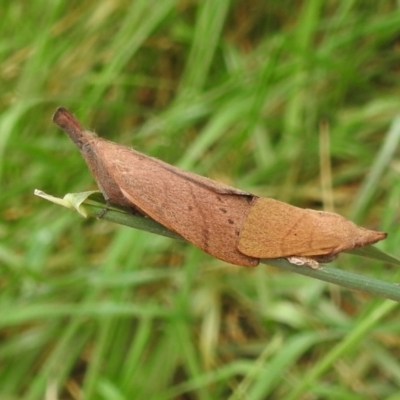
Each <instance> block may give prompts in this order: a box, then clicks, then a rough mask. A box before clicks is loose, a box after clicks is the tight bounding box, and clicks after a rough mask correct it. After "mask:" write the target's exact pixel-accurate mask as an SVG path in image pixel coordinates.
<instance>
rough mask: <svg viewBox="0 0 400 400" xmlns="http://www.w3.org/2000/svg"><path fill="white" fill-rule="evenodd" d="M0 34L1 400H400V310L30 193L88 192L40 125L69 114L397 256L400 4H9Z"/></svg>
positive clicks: (386, 270) (63, 144) (70, 154)
mask: <svg viewBox="0 0 400 400" xmlns="http://www.w3.org/2000/svg"><path fill="white" fill-rule="evenodd" d="M1 25H2V27H1V30H2V35H1V39H0V43H1V46H0V55H1V58H0V74H1V77H2V93H1V95H0V102H1V105H2V107H1V110H2V111H1V114H0V180H1V188H2V190H1V191H0V207H1V208H0V210H1V214H0V215H1V220H0V238H1V240H0V265H1V269H0V285H1V291H0V329H1V331H0V334H1V341H0V398H4V399H8V398H9V399H17V398H23V399H32V400H35V399H43V398H48V399H56V398H59V399H132V398H138V399H143V398H146V399H149V400H150V399H165V400H167V399H196V400H197V399H199V400H206V399H207V400H208V399H211V400H213V399H231V400H232V399H251V400H257V399H260V400H261V399H267V398H268V399H280V400H282V399H284V400H288V399H300V398H303V399H313V398H314V399H315V398H317V399H318V398H323V399H339V398H340V399H364V398H371V399H373V398H376V399H382V398H385V399H395V398H397V397H396V396H398V392H399V387H400V365H399V363H398V359H399V357H400V354H399V345H398V344H399V341H400V323H399V320H400V319H399V310H398V306H397V303H395V302H392V301H390V300H382V299H378V298H374V297H372V296H368V295H364V294H360V293H359V292H356V291H350V290H347V289H346V290H345V289H339V288H338V287H336V286H329V285H328V284H326V283H323V282H320V281H317V280H313V279H310V278H307V277H302V276H299V275H297V274H293V273H290V272H282V271H280V270H277V269H275V268H273V267H267V266H260V267H257V268H255V269H251V270H250V269H245V268H240V267H234V266H231V265H228V264H224V263H222V262H219V261H218V260H215V259H212V258H211V257H210V256H208V255H206V254H204V253H202V252H201V251H200V250H198V249H196V248H194V247H193V246H191V245H189V244H187V243H183V242H182V243H181V242H178V241H175V240H171V239H168V238H164V237H161V236H156V235H152V234H150V233H147V232H142V231H137V230H133V229H129V228H126V227H125V228H124V227H120V226H117V225H114V224H111V223H109V222H107V221H96V220H87V221H85V220H82V219H81V218H80V217H79V216H78V215H77V214H75V213H72V212H70V211H68V210H64V209H62V208H60V207H57V206H55V205H54V206H53V205H51V204H50V203H47V202H44V201H42V200H40V199H39V198H37V197H35V196H33V190H34V189H35V188H39V189H42V190H44V191H46V192H49V193H52V194H55V195H59V196H62V195H64V194H65V193H67V192H80V191H86V190H91V189H95V185H94V181H93V179H92V177H91V176H90V173H89V172H88V170H87V168H86V166H85V164H84V162H83V160H82V159H81V157H80V155H79V152H78V151H77V150H76V148H75V147H74V146H73V144H72V143H71V142H70V141H69V139H68V138H67V137H66V136H65V135H63V134H62V133H61V132H60V130H59V129H57V127H56V126H54V125H53V124H52V123H51V116H52V113H53V112H54V111H55V109H56V107H57V106H60V105H62V106H65V107H67V108H68V109H70V110H71V111H72V112H74V113H75V114H76V115H77V116H78V117H79V119H80V120H81V121H82V122H83V123H84V124H85V126H87V127H91V128H92V129H95V130H97V132H98V133H99V134H101V136H103V137H106V138H108V139H110V140H113V141H116V142H118V143H122V144H126V145H130V146H134V147H135V148H137V149H138V150H139V151H141V152H144V153H146V154H149V155H152V156H155V157H159V158H161V159H163V160H165V161H167V162H169V163H171V164H174V165H177V166H179V167H182V168H185V169H189V170H191V171H194V172H196V173H199V174H202V175H206V176H209V177H211V178H213V179H216V180H220V181H223V182H226V183H228V184H230V185H232V186H235V187H238V188H241V189H244V190H247V191H250V192H253V193H255V194H258V195H261V196H268V197H274V198H277V199H279V200H283V201H287V202H290V203H292V204H295V205H298V206H302V207H309V208H321V209H326V210H332V209H334V210H335V211H337V212H339V213H341V214H343V215H345V216H346V217H348V218H351V219H353V220H354V221H355V222H357V223H358V224H361V225H364V226H367V227H369V228H372V229H379V230H383V231H386V232H389V237H388V239H387V240H385V241H384V242H382V243H380V244H379V247H380V248H381V249H383V250H385V251H388V252H389V253H392V254H394V255H396V256H399V250H398V246H397V244H398V243H399V241H400V229H399V228H398V225H399V224H398V222H399V198H400V180H399V173H400V166H399V161H398V159H399V158H398V157H399V152H398V141H399V137H400V133H399V129H398V128H396V127H397V126H398V124H399V123H398V119H397V118H398V116H399V113H400V93H399V92H400V91H399V87H400V75H399V69H398V65H399V61H400V43H399V26H400V9H399V8H398V4H397V3H396V2H392V1H381V2H375V1H348V2H345V1H329V2H325V1H321V0H302V1H296V2H294V1H290V2H289V1H280V2H278V1H272V2H266V1H262V0H249V1H244V0H237V1H233V0H232V1H214V0H203V1H195V0H181V1H178V0H164V1H160V2H153V1H149V0H134V1H125V0H119V1H111V0H110V1H103V2H95V1H92V0H89V1H85V2H78V1H70V2H66V1H63V0H59V1H54V2H48V3H46V5H44V4H43V2H39V1H38V0H32V1H30V2H22V1H21V0H17V1H13V2H9V4H7V5H4V6H3V10H2V24H1ZM396 124H397V125H396ZM335 265H336V266H337V267H339V268H343V269H346V270H351V271H354V272H359V273H363V274H366V275H370V276H371V277H375V278H380V279H383V280H387V281H393V282H396V281H398V279H399V272H398V271H397V270H396V269H395V268H393V267H390V266H388V265H386V264H384V263H382V262H378V261H370V260H366V259H364V258H357V257H353V256H348V255H343V256H341V257H340V258H339V259H338V260H337V261H336V262H335Z"/></svg>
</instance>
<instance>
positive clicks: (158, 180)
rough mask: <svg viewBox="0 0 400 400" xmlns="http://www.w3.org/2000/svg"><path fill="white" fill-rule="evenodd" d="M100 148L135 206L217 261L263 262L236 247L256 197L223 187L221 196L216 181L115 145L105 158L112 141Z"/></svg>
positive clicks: (121, 187)
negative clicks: (182, 171)
mask: <svg viewBox="0 0 400 400" xmlns="http://www.w3.org/2000/svg"><path fill="white" fill-rule="evenodd" d="M96 146H97V148H96V151H97V155H98V156H99V157H101V159H102V163H103V165H104V168H105V169H106V170H109V169H111V170H113V171H114V173H113V178H114V180H115V183H116V185H117V186H118V187H119V189H120V190H121V192H122V193H123V195H124V197H125V198H126V199H127V200H129V202H130V203H132V205H133V206H135V207H137V208H139V209H140V210H142V211H143V212H144V213H145V214H147V215H148V216H149V217H151V218H153V219H154V220H156V221H157V222H159V223H160V224H162V225H164V226H165V227H167V228H168V229H171V230H172V231H175V232H177V233H178V234H180V235H181V236H183V237H184V238H185V239H187V240H188V241H189V242H191V243H193V244H194V245H196V246H198V247H200V248H201V249H202V250H204V251H206V252H207V253H209V254H211V255H213V256H214V257H217V258H219V259H222V260H224V261H227V262H230V263H232V264H237V265H244V266H255V265H257V264H258V262H259V260H258V259H256V258H254V257H251V256H247V255H245V254H243V253H241V252H240V251H239V250H238V249H237V241H238V237H239V231H240V228H241V226H242V225H243V221H244V218H245V216H246V215H247V212H248V209H249V206H250V203H251V200H252V196H251V195H249V194H247V193H245V192H241V191H238V192H239V193H236V192H235V191H233V193H231V192H230V191H229V187H225V186H224V185H223V188H222V193H220V192H218V191H217V190H215V187H214V186H218V183H217V182H215V181H211V184H210V182H209V180H208V179H206V178H203V177H200V176H199V177H197V175H195V174H189V173H188V174H183V173H181V170H178V171H177V169H175V168H171V166H169V164H165V163H163V162H160V161H159V160H157V159H154V158H152V157H148V156H146V155H144V154H142V153H139V152H136V151H134V150H131V149H129V148H127V147H123V146H117V147H114V152H113V157H112V158H110V157H102V154H103V153H104V150H105V149H107V154H109V148H110V147H109V146H110V142H107V141H99V142H98V143H97V144H96ZM103 147H104V148H103ZM165 165H167V166H168V168H167V167H166V166H165Z"/></svg>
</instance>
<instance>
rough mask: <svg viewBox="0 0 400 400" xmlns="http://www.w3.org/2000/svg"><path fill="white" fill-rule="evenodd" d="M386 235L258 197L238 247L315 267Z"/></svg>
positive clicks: (330, 215)
mask: <svg viewBox="0 0 400 400" xmlns="http://www.w3.org/2000/svg"><path fill="white" fill-rule="evenodd" d="M386 236H387V234H386V233H383V232H376V231H371V230H368V229H365V228H362V227H359V226H357V225H356V224H354V223H353V222H351V221H349V220H348V219H346V218H344V217H342V216H341V215H339V214H335V213H331V212H326V211H316V210H310V209H303V208H299V207H295V206H292V205H290V204H286V203H283V202H281V201H278V200H274V199H269V198H257V199H255V200H254V202H253V204H252V207H251V209H250V211H249V213H248V214H247V218H246V221H245V222H244V225H243V227H242V229H241V232H240V238H239V243H238V248H239V250H240V251H241V252H242V253H243V254H247V255H251V256H252V257H259V258H278V257H287V258H288V259H289V261H291V262H292V263H294V264H299V265H303V264H305V265H308V266H310V267H312V268H315V267H318V262H329V261H332V260H333V259H335V258H336V257H337V255H338V254H339V253H341V252H342V251H345V250H350V249H354V248H357V247H363V246H366V245H369V244H373V243H376V242H378V241H379V240H382V239H385V238H386Z"/></svg>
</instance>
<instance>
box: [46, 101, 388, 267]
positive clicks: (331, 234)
mask: <svg viewBox="0 0 400 400" xmlns="http://www.w3.org/2000/svg"><path fill="white" fill-rule="evenodd" d="M53 121H54V122H55V123H56V124H57V125H58V126H60V128H61V129H63V130H64V131H65V132H66V133H67V134H68V136H69V137H70V138H71V139H72V141H73V142H74V143H75V144H76V145H77V146H78V148H79V149H80V152H81V154H82V156H83V158H84V159H85V161H86V163H87V165H88V167H89V169H90V171H91V172H92V175H93V177H94V179H95V180H96V182H97V184H98V186H99V188H100V190H101V191H102V193H103V195H104V197H105V199H106V200H107V202H109V203H111V204H115V205H120V206H124V207H128V208H130V209H132V210H136V211H139V212H141V213H143V214H145V215H147V216H149V217H151V218H153V219H154V220H155V221H157V222H159V223H160V224H162V225H164V226H165V227H167V228H168V229H170V230H172V231H174V232H176V233H178V234H179V235H181V236H182V237H184V238H185V239H186V240H187V241H189V242H191V243H193V244H194V245H195V246H197V247H199V248H200V249H202V250H204V251H205V252H207V253H209V254H211V255H212V256H214V257H216V258H218V259H220V260H223V261H226V262H229V263H231V264H236V265H242V266H256V265H258V263H259V260H260V258H280V257H286V258H288V260H289V261H291V262H293V263H295V264H305V265H309V266H311V267H313V268H316V267H318V262H329V261H332V260H333V259H334V258H335V257H336V256H337V255H338V254H339V253H340V252H342V251H345V250H350V249H353V248H356V247H362V246H366V245H369V244H372V243H375V242H378V241H379V240H382V239H385V238H386V236H387V235H386V233H383V232H376V231H371V230H368V229H365V228H361V227H358V226H357V225H355V224H354V223H353V222H351V221H349V220H348V219H346V218H344V217H342V216H340V215H339V214H335V213H328V212H324V211H315V210H307V209H301V208H298V207H294V206H292V205H290V204H286V203H283V202H280V201H277V200H274V199H269V198H259V197H257V196H255V195H253V194H251V193H248V192H244V191H242V190H239V189H236V188H234V187H231V186H228V185H225V184H223V183H220V182H216V181H214V180H211V179H208V178H205V177H203V176H200V175H197V174H194V173H191V172H188V171H184V170H181V169H179V168H177V167H174V166H172V165H170V164H167V163H165V162H163V161H161V160H158V159H156V158H153V157H149V156H147V155H145V154H142V153H139V152H138V151H135V150H133V149H130V148H128V147H125V146H122V145H119V144H117V143H113V142H110V141H108V140H106V139H103V138H100V137H98V136H96V135H95V134H94V133H92V132H90V131H87V130H85V129H83V128H82V126H81V124H80V123H79V121H78V120H77V119H76V118H75V117H74V116H73V115H72V114H71V113H70V112H69V111H67V110H66V109H65V108H62V107H60V108H58V109H57V111H56V113H55V114H54V117H53Z"/></svg>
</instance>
